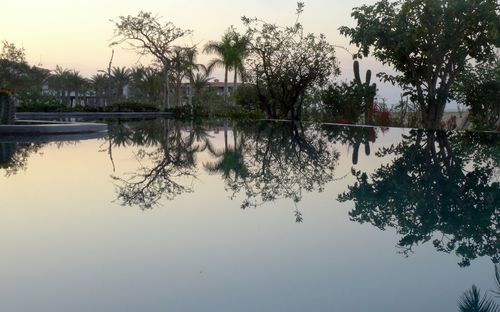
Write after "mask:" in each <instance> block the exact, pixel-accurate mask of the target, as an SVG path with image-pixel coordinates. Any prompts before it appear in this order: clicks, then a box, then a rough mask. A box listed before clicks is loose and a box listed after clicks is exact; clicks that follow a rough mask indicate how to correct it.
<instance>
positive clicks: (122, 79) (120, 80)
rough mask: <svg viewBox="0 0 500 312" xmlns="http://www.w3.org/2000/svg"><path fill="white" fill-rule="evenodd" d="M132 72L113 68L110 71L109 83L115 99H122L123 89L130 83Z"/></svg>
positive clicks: (123, 68) (124, 68)
mask: <svg viewBox="0 0 500 312" xmlns="http://www.w3.org/2000/svg"><path fill="white" fill-rule="evenodd" d="M131 74H132V72H131V71H130V69H128V68H126V67H113V68H112V69H111V81H112V83H113V85H114V87H115V93H116V99H122V98H123V97H124V96H125V87H127V86H128V85H129V83H130V81H131V78H132V77H131Z"/></svg>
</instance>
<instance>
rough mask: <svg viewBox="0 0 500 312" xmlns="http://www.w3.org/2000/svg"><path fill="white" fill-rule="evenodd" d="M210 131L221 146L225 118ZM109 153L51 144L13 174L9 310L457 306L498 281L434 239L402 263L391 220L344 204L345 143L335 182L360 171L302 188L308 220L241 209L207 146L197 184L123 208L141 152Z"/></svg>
mask: <svg viewBox="0 0 500 312" xmlns="http://www.w3.org/2000/svg"><path fill="white" fill-rule="evenodd" d="M401 131H402V130H397V129H392V130H390V131H388V132H386V133H385V134H382V133H378V137H377V141H376V143H375V144H373V145H372V146H371V153H370V156H366V155H365V154H364V149H363V148H361V149H360V156H359V163H358V165H357V166H356V169H359V170H363V171H366V172H368V173H370V172H373V171H374V170H375V169H376V168H378V167H379V166H380V165H381V164H382V163H387V162H389V160H388V159H384V160H381V159H379V158H377V157H376V156H375V152H376V151H377V150H378V148H379V147H381V146H388V145H390V144H392V143H394V142H395V141H397V140H399V139H398V137H400V134H401ZM407 132H408V131H407V130H405V133H407ZM209 134H210V135H211V138H210V141H211V142H212V144H213V145H214V146H215V147H216V148H218V149H222V148H223V147H224V131H223V127H219V131H218V133H214V132H213V131H212V132H209ZM228 137H229V140H228V141H229V143H230V144H232V142H233V133H232V131H231V128H229V129H228ZM106 148H107V142H106V141H105V140H90V141H82V142H79V143H76V144H65V145H63V146H59V147H58V146H56V145H55V144H49V145H46V146H44V147H43V148H42V149H41V150H39V151H38V153H36V154H32V155H30V156H29V158H28V164H27V167H26V168H25V171H20V172H19V173H17V174H16V175H12V176H10V177H8V178H7V177H3V171H2V177H0V189H1V193H2V198H1V199H0V232H1V235H0V248H1V250H2V257H1V260H0V293H2V300H1V301H0V310H1V311H160V310H161V311H456V306H457V298H458V297H459V296H460V295H461V294H462V293H463V291H465V290H466V289H468V288H470V287H471V286H472V284H476V285H478V286H479V287H481V288H482V290H487V289H492V288H493V287H494V279H493V264H492V263H491V260H490V259H488V257H483V258H480V259H476V260H473V261H472V264H471V266H470V267H467V268H460V267H459V266H458V265H457V263H458V262H459V261H460V259H459V258H458V257H457V256H456V255H455V254H453V253H452V254H447V253H443V252H437V251H436V250H435V249H434V247H433V246H432V242H428V243H426V244H423V245H422V246H418V247H416V248H415V249H414V253H413V254H411V255H410V256H409V257H408V258H405V257H404V256H403V255H401V254H398V253H397V249H396V248H395V245H396V244H397V242H398V240H399V239H400V237H399V236H398V235H396V233H395V231H394V230H393V229H390V228H389V229H387V230H386V231H380V230H378V229H377V228H375V227H374V226H372V225H370V224H363V225H361V224H359V223H357V222H351V221H349V216H348V212H349V211H350V210H352V208H353V203H352V202H345V203H339V202H338V201H337V196H338V194H339V193H342V192H345V191H346V190H347V185H352V184H353V182H354V178H353V177H352V175H351V174H350V169H351V167H352V154H351V153H352V151H353V149H352V147H348V146H347V145H343V144H340V143H338V144H336V146H335V149H336V150H337V151H338V152H340V155H339V163H338V164H337V166H336V168H335V172H334V173H335V177H334V178H335V179H338V178H342V177H343V176H345V175H346V174H347V173H349V174H348V175H347V176H346V177H345V178H342V179H339V180H337V181H333V182H330V183H328V184H327V185H326V186H325V189H324V191H323V192H317V191H312V192H305V191H304V192H303V193H302V200H301V201H300V202H299V203H297V209H299V210H300V212H301V213H302V214H303V218H304V222H303V223H301V224H298V223H295V217H294V211H295V210H296V207H295V206H294V204H293V202H291V201H290V200H286V199H278V200H276V201H275V202H267V203H264V204H263V205H262V206H259V207H257V208H252V207H250V208H247V209H246V210H242V209H240V205H241V203H242V201H243V200H244V198H245V196H244V194H241V193H239V194H237V195H236V197H235V198H234V199H233V200H231V199H230V198H229V197H230V196H231V192H228V191H225V187H226V185H225V183H224V181H223V180H222V179H221V174H211V175H209V174H207V172H206V170H205V169H204V168H203V165H202V164H203V163H206V162H208V161H210V160H211V159H212V158H213V157H211V156H210V155H209V152H208V151H207V150H205V151H204V152H201V153H199V154H198V156H197V161H198V163H197V167H198V170H197V177H196V178H194V179H189V180H188V181H185V182H186V183H187V184H189V186H191V187H192V189H193V190H194V192H193V193H185V194H181V195H179V196H177V197H176V198H175V199H174V200H172V201H166V200H162V201H160V203H159V206H157V207H156V208H154V209H152V210H145V211H142V210H140V209H138V208H137V207H127V206H121V205H120V201H119V200H116V196H117V193H116V188H115V186H114V184H113V183H116V182H115V181H113V180H112V178H111V175H115V176H127V173H131V172H134V171H135V170H136V169H137V168H138V162H137V160H136V158H135V157H134V153H137V152H138V150H139V149H140V148H139V147H137V146H135V147H131V146H128V147H115V148H114V149H113V159H114V163H115V166H116V172H115V173H113V169H112V168H113V167H112V164H111V162H110V160H109V157H108V154H107V150H106ZM145 164H146V165H147V163H145Z"/></svg>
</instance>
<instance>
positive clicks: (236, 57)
mask: <svg viewBox="0 0 500 312" xmlns="http://www.w3.org/2000/svg"><path fill="white" fill-rule="evenodd" d="M248 45H249V41H248V37H247V36H242V35H240V34H239V33H238V32H237V31H236V29H234V27H232V26H231V27H230V28H229V29H228V30H226V33H225V34H224V35H223V36H222V39H221V41H209V42H208V43H207V44H206V45H205V47H204V49H203V52H204V53H207V54H215V55H217V57H216V58H214V59H212V60H211V61H210V63H209V65H208V68H210V69H211V68H214V67H223V68H224V96H225V97H228V96H229V90H228V73H229V71H230V70H233V71H234V87H236V83H237V80H238V74H239V75H240V76H241V77H242V80H243V78H244V77H245V67H244V64H243V63H244V60H245V58H246V57H247V55H248Z"/></svg>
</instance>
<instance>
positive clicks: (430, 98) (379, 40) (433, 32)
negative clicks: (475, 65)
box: [340, 0, 500, 129]
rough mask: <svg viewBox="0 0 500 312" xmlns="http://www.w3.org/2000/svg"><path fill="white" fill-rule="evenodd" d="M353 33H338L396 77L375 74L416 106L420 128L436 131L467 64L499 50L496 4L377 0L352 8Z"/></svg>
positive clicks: (492, 1)
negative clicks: (419, 115)
mask: <svg viewBox="0 0 500 312" xmlns="http://www.w3.org/2000/svg"><path fill="white" fill-rule="evenodd" d="M351 15H352V16H353V17H354V18H355V19H356V21H357V26H356V27H354V28H350V27H346V26H344V27H341V28H340V32H341V34H343V35H345V36H347V37H350V38H351V43H353V44H355V45H356V46H357V47H359V51H358V53H357V55H356V57H366V56H368V55H369V54H370V52H373V55H374V56H375V58H376V59H378V60H379V61H381V62H382V63H383V64H386V65H389V66H391V67H392V68H394V69H395V70H396V71H397V72H399V74H394V75H391V74H387V73H381V74H379V77H381V78H382V79H383V80H384V81H389V82H391V83H393V84H398V85H400V86H401V87H402V88H403V89H404V90H405V92H407V93H408V94H409V95H411V97H412V100H414V101H415V102H418V103H419V106H420V110H421V114H422V120H423V125H424V126H425V127H426V128H433V129H434V128H438V127H439V125H440V122H441V118H442V116H443V113H444V109H445V106H446V103H447V102H448V100H449V93H450V89H451V87H452V85H453V82H454V81H455V79H456V78H457V75H458V74H459V73H460V72H461V71H462V70H463V69H464V67H465V65H466V64H467V62H468V61H469V60H471V59H474V60H476V61H478V62H481V61H484V60H485V59H487V58H488V57H490V56H491V54H492V52H493V50H494V47H495V45H497V46H498V45H499V44H500V38H499V31H500V16H499V5H498V2H497V1H496V0H470V1H469V0H398V1H394V2H390V1H389V0H381V1H379V2H377V3H376V4H374V5H363V6H361V7H358V8H354V9H353V12H352V14H351Z"/></svg>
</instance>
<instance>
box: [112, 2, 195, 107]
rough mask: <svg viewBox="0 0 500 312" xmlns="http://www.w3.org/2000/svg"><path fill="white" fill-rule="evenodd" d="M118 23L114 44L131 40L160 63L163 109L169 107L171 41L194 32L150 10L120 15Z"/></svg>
mask: <svg viewBox="0 0 500 312" xmlns="http://www.w3.org/2000/svg"><path fill="white" fill-rule="evenodd" d="M118 19H119V20H118V21H116V22H114V23H115V39H116V41H115V42H113V43H112V45H116V44H121V43H125V42H128V43H129V44H130V46H131V47H132V48H134V49H136V50H137V52H138V53H139V54H141V55H152V56H153V57H154V58H155V59H156V61H158V63H160V64H161V66H162V70H163V74H164V79H165V80H164V91H163V104H162V109H165V108H170V99H169V95H170V83H169V77H170V74H171V60H172V59H171V58H172V44H173V43H174V42H175V41H176V40H178V39H180V38H182V37H184V36H186V35H188V34H190V33H191V31H190V30H183V29H181V28H178V27H176V26H175V25H174V24H172V23H171V22H166V23H164V24H162V22H161V19H160V18H159V17H157V16H154V15H153V14H151V13H148V12H143V11H140V12H139V14H137V16H131V15H128V16H120V17H119V18H118Z"/></svg>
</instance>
